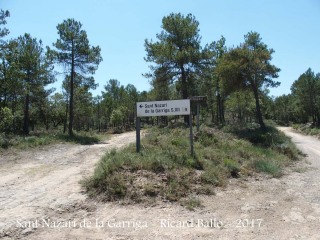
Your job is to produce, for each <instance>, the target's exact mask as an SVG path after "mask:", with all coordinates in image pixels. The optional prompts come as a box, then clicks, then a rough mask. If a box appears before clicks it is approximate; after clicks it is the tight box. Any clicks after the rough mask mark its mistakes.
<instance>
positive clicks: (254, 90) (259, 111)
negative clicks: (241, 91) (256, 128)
mask: <svg viewBox="0 0 320 240" xmlns="http://www.w3.org/2000/svg"><path fill="white" fill-rule="evenodd" d="M252 90H253V94H254V98H255V101H256V116H257V120H258V123H259V125H260V128H261V129H263V130H265V129H266V125H265V124H264V122H263V118H262V112H261V107H260V101H259V92H258V88H257V86H256V85H255V84H252Z"/></svg>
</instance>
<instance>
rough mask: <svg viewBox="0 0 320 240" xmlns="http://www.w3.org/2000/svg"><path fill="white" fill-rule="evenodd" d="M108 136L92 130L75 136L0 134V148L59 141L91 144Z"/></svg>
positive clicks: (41, 144)
mask: <svg viewBox="0 0 320 240" xmlns="http://www.w3.org/2000/svg"><path fill="white" fill-rule="evenodd" d="M106 138H108V136H103V135H98V134H96V133H92V132H77V133H75V134H74V135H73V136H69V135H67V134H62V133H56V132H52V133H47V132H43V133H31V134H30V135H28V136H23V135H4V134H0V150H1V149H8V148H10V147H14V148H18V149H27V148H33V147H39V146H45V145H49V144H53V143H59V142H70V143H75V144H81V145H90V144H97V143H99V142H101V141H102V140H103V139H106Z"/></svg>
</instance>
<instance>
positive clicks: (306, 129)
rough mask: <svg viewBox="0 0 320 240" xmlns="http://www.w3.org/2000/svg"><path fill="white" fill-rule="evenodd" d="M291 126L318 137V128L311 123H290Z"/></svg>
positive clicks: (319, 135)
mask: <svg viewBox="0 0 320 240" xmlns="http://www.w3.org/2000/svg"><path fill="white" fill-rule="evenodd" d="M292 128H293V129H294V130H296V131H298V132H300V133H303V134H306V135H311V136H317V137H320V128H317V127H314V126H313V125H312V124H292Z"/></svg>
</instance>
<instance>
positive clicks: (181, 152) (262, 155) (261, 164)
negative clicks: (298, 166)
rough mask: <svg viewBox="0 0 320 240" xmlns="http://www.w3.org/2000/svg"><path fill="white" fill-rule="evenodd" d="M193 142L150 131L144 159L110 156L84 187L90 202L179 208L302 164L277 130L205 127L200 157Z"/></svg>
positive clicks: (176, 133)
mask: <svg viewBox="0 0 320 240" xmlns="http://www.w3.org/2000/svg"><path fill="white" fill-rule="evenodd" d="M234 131H235V130H234ZM261 134H262V135H263V136H260V135H261ZM188 137H189V130H188V129H185V128H172V127H170V128H152V129H149V130H148V133H147V134H146V136H145V137H144V138H143V139H142V142H141V146H142V147H141V152H140V153H136V152H135V146H134V145H130V146H128V147H126V148H125V149H123V150H119V151H116V150H112V151H110V152H108V153H107V154H106V155H105V156H103V157H102V159H101V160H100V162H99V163H98V164H97V166H96V168H95V171H94V174H93V175H92V176H90V177H88V178H86V179H84V180H82V181H81V184H82V186H83V187H84V189H85V190H86V191H87V193H88V194H89V196H91V197H94V198H99V199H101V200H105V201H113V200H121V201H129V202H130V201H131V202H132V200H133V201H134V202H143V201H148V199H158V200H163V201H173V202H176V201H180V200H181V199H188V198H189V197H190V196H192V195H194V194H195V193H196V194H207V195H210V194H214V188H215V187H217V186H225V185H226V183H227V179H228V178H230V177H234V178H238V177H246V176H248V175H251V174H252V172H265V173H267V174H270V175H272V176H274V177H279V176H281V172H282V168H283V167H285V166H287V165H288V164H290V163H291V162H292V161H293V160H296V159H297V158H298V151H297V150H296V149H295V148H294V145H292V144H291V143H290V140H289V138H286V137H285V136H284V135H283V134H282V133H280V132H279V131H277V130H276V129H275V128H269V129H268V131H267V132H263V133H262V132H260V130H258V129H249V130H248V133H245V131H244V129H240V130H237V131H236V132H232V131H229V132H226V131H221V130H218V129H215V128H209V127H205V126H202V127H201V128H200V131H199V132H198V133H197V134H196V135H195V136H194V140H195V141H194V150H195V156H194V157H191V156H190V152H189V138H188ZM187 205H188V204H187ZM190 205H192V204H190ZM191 208H192V207H191Z"/></svg>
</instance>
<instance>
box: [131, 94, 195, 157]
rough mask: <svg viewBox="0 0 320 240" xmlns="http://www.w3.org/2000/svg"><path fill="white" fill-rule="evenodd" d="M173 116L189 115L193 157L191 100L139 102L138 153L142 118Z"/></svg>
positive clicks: (137, 120)
mask: <svg viewBox="0 0 320 240" xmlns="http://www.w3.org/2000/svg"><path fill="white" fill-rule="evenodd" d="M173 115H189V116H190V120H189V121H190V145H191V155H193V134H192V117H191V110H190V99H182V100H170V101H152V102H137V118H136V150H137V152H140V117H155V116H173ZM191 138H192V139H191Z"/></svg>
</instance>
